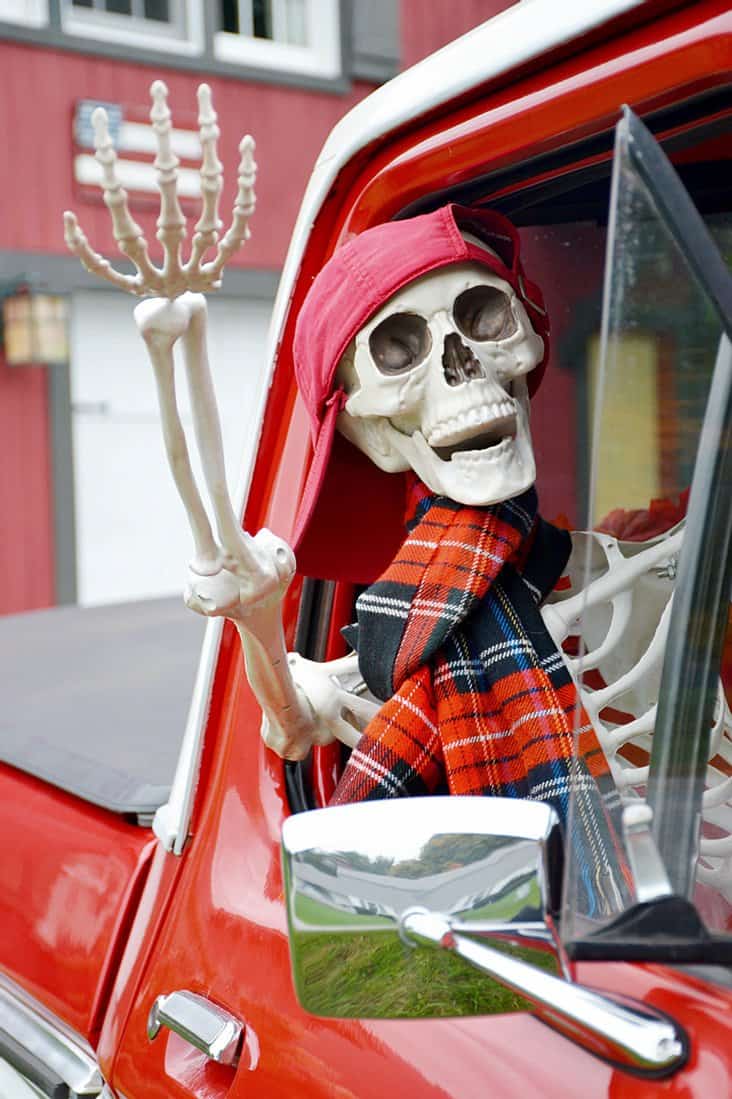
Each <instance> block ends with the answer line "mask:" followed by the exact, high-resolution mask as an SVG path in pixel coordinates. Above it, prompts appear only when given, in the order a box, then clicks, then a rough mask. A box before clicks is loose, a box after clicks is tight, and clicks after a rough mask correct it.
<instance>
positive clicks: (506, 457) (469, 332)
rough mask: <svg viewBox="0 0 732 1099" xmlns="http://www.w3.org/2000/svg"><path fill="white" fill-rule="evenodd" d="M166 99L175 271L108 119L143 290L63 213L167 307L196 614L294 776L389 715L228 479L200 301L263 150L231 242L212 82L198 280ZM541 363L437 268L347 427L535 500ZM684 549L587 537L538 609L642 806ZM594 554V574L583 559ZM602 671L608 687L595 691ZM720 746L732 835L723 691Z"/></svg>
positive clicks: (730, 856)
mask: <svg viewBox="0 0 732 1099" xmlns="http://www.w3.org/2000/svg"><path fill="white" fill-rule="evenodd" d="M151 95H152V101H153V106H152V110H151V115H150V117H151V121H152V123H153V127H154V130H155V133H156V135H157V140H158V156H157V157H156V160H155V165H156V167H157V169H158V179H159V188H160V193H161V211H160V217H159V219H158V223H157V224H158V233H157V236H158V240H159V241H160V243H161V244H162V247H163V253H164V262H163V264H162V267H160V268H156V267H155V266H154V265H153V264H152V262H151V261H150V258H149V256H148V250H147V245H146V242H145V240H144V237H143V234H142V231H141V230H140V228H139V226H137V225H136V224H135V222H134V221H133V220H132V218H131V217H130V214H129V210H128V205H127V196H126V194H125V192H124V190H123V189H122V187H121V185H120V184H119V181H118V179H117V176H116V168H115V164H116V156H115V152H114V149H113V146H112V142H111V140H110V138H109V134H108V129H107V120H106V115H105V112H104V111H103V110H101V109H99V110H97V111H96V112H95V115H94V126H95V137H96V148H97V153H96V155H97V159H98V160H99V162H100V163H101V165H102V168H103V190H104V198H105V202H106V203H107V205H108V207H109V209H110V213H111V216H112V222H113V226H114V234H115V238H116V240H117V241H118V244H119V247H120V250H121V251H122V252H123V253H124V254H125V255H127V256H128V257H129V258H130V259H131V260H132V261H133V263H134V264H135V267H136V272H137V273H136V274H135V275H126V274H121V273H119V272H117V271H115V270H114V269H113V268H112V267H111V266H110V264H109V263H108V262H107V261H106V260H105V259H103V258H102V257H101V256H100V255H98V254H97V253H95V252H94V251H93V250H92V249H91V248H90V247H89V244H88V242H87V240H86V237H85V236H84V234H83V232H82V230H81V228H80V227H79V225H78V222H77V220H76V218H75V217H74V215H73V214H71V213H66V214H65V216H64V220H65V227H66V240H67V243H68V246H69V248H70V249H71V251H72V252H74V253H75V254H76V255H77V256H78V257H79V258H80V260H81V262H82V263H83V264H84V265H85V266H86V267H87V268H88V269H89V270H90V271H92V272H94V273H95V274H97V275H99V276H100V277H102V278H104V279H106V280H108V281H110V282H112V283H113V284H114V285H116V286H119V287H120V288H121V289H124V290H126V291H129V292H131V293H133V294H137V295H152V296H151V297H147V298H146V300H145V301H143V302H142V303H141V304H140V305H138V306H137V308H136V309H135V320H136V323H137V325H138V328H139V330H140V333H141V335H142V337H143V339H144V341H145V344H146V346H147V349H148V354H149V356H150V360H151V363H152V366H153V370H154V372H155V378H156V382H157V388H158V397H159V402H160V409H161V418H162V424H163V435H164V439H165V445H166V450H167V454H168V459H169V463H170V467H171V470H172V473H173V478H174V481H175V484H176V487H177V489H178V492H179V495H180V497H181V500H182V502H183V504H184V507H185V510H186V513H187V516H188V520H189V523H190V527H191V532H192V535H193V541H194V546H195V555H194V557H193V560H192V561H191V563H190V566H189V583H188V587H187V589H186V593H185V601H186V603H187V605H188V606H189V607H190V608H192V609H193V610H195V611H197V612H198V613H200V614H202V615H205V616H209V617H215V616H225V617H228V618H230V619H231V620H233V622H234V623H235V625H236V627H237V629H238V631H239V634H240V637H241V641H242V646H243V650H244V656H245V660H246V666H247V674H248V678H249V681H250V683H251V686H252V688H253V690H254V693H255V695H256V696H257V698H258V700H259V703H260V705H261V707H262V711H263V723H262V735H263V738H264V741H265V743H266V744H267V745H268V746H269V747H270V748H272V749H274V751H276V752H277V753H278V754H280V755H281V756H284V757H285V758H288V759H294V760H297V759H302V758H303V757H304V756H305V755H306V754H307V753H308V751H309V750H310V748H311V746H312V745H313V744H327V743H330V742H332V741H334V740H336V739H337V740H340V741H342V742H343V743H345V744H346V745H348V746H353V745H355V743H356V742H357V740H358V738H359V735H360V732H361V730H363V729H364V728H365V726H366V724H367V723H368V722H369V721H370V720H371V718H372V717H373V716H374V714H375V713H376V711H377V709H378V707H379V705H380V703H378V702H377V701H376V700H375V699H374V698H372V697H371V696H370V695H369V694H368V691H367V690H366V689H365V686H364V684H363V682H362V680H361V676H360V673H359V671H358V661H357V656H356V654H355V653H352V654H350V655H349V656H346V657H342V658H340V659H339V660H334V661H330V662H327V663H316V662H313V661H308V660H305V659H304V658H302V657H300V656H298V655H297V654H287V653H286V651H285V644H284V636H283V630H282V622H281V613H280V607H281V602H282V599H283V596H284V593H285V591H286V589H287V587H288V585H289V583H290V581H291V579H292V577H293V575H294V572H295V559H294V555H293V553H292V550H291V549H290V547H289V546H288V545H287V543H286V542H284V541H283V540H282V539H280V538H277V537H276V536H275V535H273V534H272V533H271V532H269V531H267V530H261V531H260V532H259V533H258V534H257V535H255V536H254V537H252V536H250V535H249V534H247V533H246V532H245V531H243V530H242V529H241V526H240V524H239V522H238V519H237V516H236V515H235V513H234V509H233V507H232V504H231V501H230V498H229V495H228V491H227V487H226V481H225V475H224V464H223V454H222V445H221V430H220V425H219V416H218V410H217V406H216V402H215V397H214V391H213V385H212V380H211V373H210V368H209V364H208V360H207V354H206V303H205V298H204V296H203V292H206V291H211V290H215V289H217V288H218V287H219V286H220V284H221V277H222V272H223V268H224V265H225V263H226V261H227V259H228V258H229V257H230V256H231V255H232V253H233V252H234V251H235V250H236V249H237V248H238V247H239V246H240V245H241V244H242V243H243V242H244V241H245V240H246V239H247V238H248V236H249V228H248V221H249V218H250V216H251V214H252V212H253V210H254V191H253V186H254V174H255V165H254V161H253V149H254V143H253V141H252V139H251V138H249V137H245V138H244V139H243V141H242V143H241V145H240V151H241V162H240V165H239V176H238V192H237V196H236V201H235V205H234V215H233V220H232V225H231V228H230V229H229V231H228V232H227V233H226V235H225V236H224V237H223V239H222V240H221V241H220V242H219V232H220V229H221V222H220V220H219V217H218V202H219V196H220V193H221V187H222V168H221V164H220V162H219V160H218V157H217V153H216V146H217V138H218V128H217V125H216V122H217V119H216V114H215V112H214V110H213V107H212V103H211V95H210V91H209V89H208V88H207V87H206V85H202V86H201V88H200V89H199V108H200V110H199V125H200V133H201V145H202V149H203V158H202V167H201V189H202V195H203V204H202V205H203V209H202V213H201V217H200V219H199V221H198V223H197V224H196V226H195V232H194V236H193V241H192V247H191V253H190V257H189V259H188V261H187V262H185V263H184V262H183V261H182V259H181V245H182V241H183V239H184V237H185V232H186V226H185V218H184V217H183V214H182V212H181V209H180V205H179V203H178V198H177V192H176V178H177V163H178V162H177V160H176V158H175V156H174V155H173V154H172V151H171V147H170V131H171V116H170V111H169V110H168V107H167V101H166V96H167V92H166V89H165V86H164V85H163V84H162V83H161V82H160V81H156V82H155V83H154V84H153V85H152V88H151ZM479 243H480V245H481V247H483V248H485V245H484V244H483V243H482V242H479ZM211 248H216V252H215V255H214V258H213V259H212V260H210V261H209V262H204V256H205V254H206V252H207V251H208V250H209V249H211ZM178 340H181V341H182V345H183V351H184V359H185V369H186V373H187V380H188V385H189V388H190V391H191V404H192V408H193V415H194V428H195V435H196V441H197V444H198V448H199V451H200V454H201V459H202V466H203V473H204V479H205V484H206V488H207V490H208V494H209V497H210V504H211V510H212V512H213V518H214V522H215V526H216V532H217V535H216V536H215V535H214V533H213V530H212V526H211V523H210V521H209V518H208V514H207V511H206V508H205V506H204V504H203V501H202V498H201V494H200V492H199V489H198V486H197V485H196V482H195V479H194V477H193V474H192V470H191V466H190V461H189V456H188V448H187V443H186V439H185V435H184V432H183V428H182V425H181V421H180V416H179V412H178V408H177V404H176V395H175V379H174V363H173V348H174V345H175V343H176V342H177V341H178ZM542 355H543V341H542V339H541V337H540V336H538V335H537V334H536V333H535V332H534V330H533V328H532V326H531V323H530V321H529V318H528V315H527V313H526V310H525V309H524V306H523V305H522V303H521V301H520V300H519V298H518V296H517V295H516V294H515V292H514V291H513V289H512V288H511V287H510V286H509V285H508V284H507V283H505V282H504V281H502V280H501V279H500V278H499V277H498V276H497V275H494V274H493V273H492V272H490V271H489V270H488V269H487V268H485V267H483V266H481V265H479V264H476V263H463V264H458V265H454V266H451V267H447V268H442V269H438V270H436V271H434V272H431V273H430V274H427V275H424V276H422V277H420V278H417V279H415V280H414V281H412V282H411V283H409V284H408V285H407V286H406V287H404V288H403V289H402V290H401V291H399V292H398V293H397V294H395V295H394V296H393V297H392V298H391V299H390V300H389V301H388V302H387V303H386V304H384V305H383V306H382V307H381V308H380V309H379V310H378V311H377V312H376V313H375V314H374V315H373V316H372V317H371V318H370V320H369V321H368V322H367V323H366V324H365V325H364V326H363V328H362V329H361V330H360V331H359V332H358V333H357V335H356V338H355V340H354V341H353V342H352V344H351V345H350V347H349V348H348V349H347V351H346V353H345V354H344V356H343V358H342V360H341V363H340V366H339V380H340V382H341V384H342V385H343V387H344V388H345V391H346V393H347V394H348V400H347V403H346V407H345V409H344V410H343V411H342V412H341V414H340V417H339V421H338V426H339V429H340V430H341V432H342V433H343V434H344V435H345V436H346V437H347V438H348V439H350V440H351V442H353V443H354V444H355V445H356V446H357V447H359V448H360V449H361V450H362V451H364V453H366V454H367V455H368V456H369V458H371V460H372V461H373V462H374V463H375V464H376V465H377V466H379V467H380V468H381V469H384V470H386V471H389V472H397V471H401V470H407V469H413V470H414V471H415V472H416V473H417V474H418V476H419V477H420V478H421V480H422V481H424V483H425V484H426V485H427V486H428V487H429V488H430V489H431V490H432V491H433V492H435V493H438V494H444V495H447V496H450V497H451V498H453V499H456V500H458V501H460V502H462V503H465V504H469V505H488V504H492V503H495V502H498V501H501V500H504V499H508V498H510V497H513V496H516V495H517V494H519V493H521V492H522V491H524V490H525V489H526V488H528V487H529V486H530V485H532V484H533V482H534V479H535V475H536V470H535V463H534V455H533V449H532V445H531V436H530V430H529V399H528V390H527V381H526V379H527V375H528V374H529V372H530V371H531V370H533V369H535V368H536V366H537V365H538V363H539V362H540V361H541V359H542ZM682 539H683V526H679V527H678V528H677V529H675V530H674V531H672V532H669V533H668V534H667V535H664V536H662V537H661V538H658V539H654V540H652V541H650V542H649V543H636V544H627V543H626V544H622V543H619V542H618V541H617V540H616V539H614V538H612V537H610V536H608V535H604V534H597V533H587V534H581V533H580V534H575V535H574V549H573V553H572V557H571V558H570V562H569V565H568V568H567V572H568V576H569V580H570V587H569V590H568V591H564V592H562V593H559V594H557V593H555V595H554V596H553V597H552V598H551V599H550V601H549V602H548V604H547V605H546V606H545V607H544V609H543V612H542V613H543V615H544V619H545V622H546V625H547V628H548V629H549V632H550V633H551V634H552V636H553V638H554V641H555V643H556V644H557V646H558V647H561V646H563V645H565V647H566V643H567V641H568V639H570V638H572V637H573V636H575V635H577V634H578V632H579V631H580V629H581V632H582V638H581V640H582V643H583V645H584V648H585V652H584V655H583V656H582V657H579V656H575V655H572V654H571V653H569V652H565V659H566V661H567V664H568V666H569V668H570V671H571V673H572V675H573V677H574V679H575V682H576V684H577V687H578V690H579V692H580V695H581V697H582V701H583V703H584V705H585V708H586V710H587V712H588V713H589V714H590V716H591V718H592V721H593V723H594V725H595V728H596V731H597V733H598V736H599V738H600V740H601V743H602V746H603V748H604V750H605V752H606V755H607V757H608V761H609V764H610V767H611V770H612V772H613V776H614V778H615V781H616V784H617V786H618V788H619V790H620V791H621V794H622V795H623V796H624V797H625V798H626V799H627V800H629V801H632V800H633V799H636V800H637V799H638V798H641V797H642V794H643V789H644V783H645V781H646V780H647V777H648V766H647V760H648V756H649V752H650V744H651V737H652V732H653V725H654V718H655V708H656V702H657V697H658V688H659V683H660V670H661V664H662V658H663V651H664V642H665V635H666V630H667V627H668V619H669V613H670V605H671V598H672V593H673V575H674V574H675V567H674V562H675V559H676V557H677V555H678V553H679V551H680V549H681V544H682ZM588 557H589V560H590V570H589V574H588V575H585V574H583V569H582V566H581V564H580V562H581V561H585V560H587V559H588ZM588 672H594V673H595V680H594V681H593V682H592V684H590V682H589V681H588V674H587V673H588ZM712 741H713V746H712V751H711V756H710V759H711V763H710V767H709V774H708V782H707V786H708V789H707V791H706V793H705V795H704V807H705V820H707V821H709V822H711V823H713V824H716V825H718V826H722V827H723V828H724V830H725V831H726V832H727V833H729V832H730V828H729V801H730V800H731V799H732V777H730V775H732V720H731V719H730V713H729V710H728V708H727V705H726V702H725V698H724V693H723V691H722V688H721V684H720V688H719V694H718V700H717V709H716V715H715V726H714V734H713V738H712ZM701 856H702V857H701V863H700V869H699V876H700V879H701V880H703V881H708V882H710V883H713V884H715V885H716V886H717V887H718V888H720V889H721V890H722V891H723V892H724V893H725V894H726V895H727V896H728V897H729V898H730V899H732V836H730V835H727V836H725V837H723V838H714V839H709V838H704V839H702V847H701Z"/></svg>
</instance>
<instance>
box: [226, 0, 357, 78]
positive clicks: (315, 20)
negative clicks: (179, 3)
mask: <svg viewBox="0 0 732 1099" xmlns="http://www.w3.org/2000/svg"><path fill="white" fill-rule="evenodd" d="M218 9H219V10H218V26H219V30H218V33H217V34H216V36H215V40H214V49H215V53H216V56H217V58H218V59H219V60H221V61H229V62H232V63H234V64H238V65H251V66H256V67H257V68H268V69H274V70H277V71H290V72H298V73H304V74H307V75H312V76H325V77H335V76H339V75H340V72H341V48H340V26H339V19H338V15H339V4H338V0H218Z"/></svg>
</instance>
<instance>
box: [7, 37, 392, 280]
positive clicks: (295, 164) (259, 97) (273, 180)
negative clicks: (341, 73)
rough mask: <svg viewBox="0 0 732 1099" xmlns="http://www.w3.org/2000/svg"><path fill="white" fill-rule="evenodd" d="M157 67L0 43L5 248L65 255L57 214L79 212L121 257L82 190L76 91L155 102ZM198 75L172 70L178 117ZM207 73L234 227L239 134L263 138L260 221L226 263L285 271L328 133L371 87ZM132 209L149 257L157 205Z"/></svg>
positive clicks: (103, 244) (191, 104) (89, 230)
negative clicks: (77, 178)
mask: <svg viewBox="0 0 732 1099" xmlns="http://www.w3.org/2000/svg"><path fill="white" fill-rule="evenodd" d="M90 49H93V46H91V47H90ZM159 75H160V73H159V71H158V70H157V69H156V68H155V66H154V65H153V66H150V65H142V64H139V63H137V62H135V63H131V62H126V61H116V60H110V59H109V58H105V57H94V56H93V55H92V54H91V53H90V54H89V55H88V56H86V55H83V54H77V53H70V52H66V51H62V50H53V49H47V48H40V47H37V46H29V45H21V44H18V43H12V42H7V41H6V42H0V133H3V134H5V135H6V141H8V142H9V144H10V145H11V146H12V150H13V171H12V172H8V173H6V174H5V177H4V180H3V201H2V204H1V205H0V249H3V250H13V251H15V250H18V251H20V250H23V251H31V252H35V251H37V252H46V253H47V252H51V253H59V254H61V253H65V252H66V246H65V244H64V240H63V227H62V223H61V213H62V211H63V210H66V209H73V210H75V211H76V213H77V214H78V216H79V219H80V221H81V224H82V227H83V228H84V231H85V232H86V234H87V236H88V237H89V240H90V241H91V243H92V245H93V247H94V248H96V249H97V250H98V251H101V252H103V253H106V254H108V255H110V256H114V255H116V254H117V248H116V245H115V244H114V241H113V238H112V233H111V227H110V225H111V223H110V218H109V214H108V211H107V209H106V207H105V206H104V205H102V203H101V202H100V201H97V202H90V201H89V200H88V199H85V198H81V197H79V196H77V195H76V193H75V188H74V183H73V163H72V158H73V145H72V123H73V117H74V105H75V103H76V101H77V100H78V99H98V100H103V101H107V102H111V103H120V104H123V105H128V106H133V107H142V108H143V109H145V110H148V109H149V107H148V88H149V86H150V84H151V82H152V81H153V80H154V79H156V78H157V77H158V76H159ZM200 80H201V77H200V75H198V74H196V73H188V72H185V73H183V72H171V71H168V72H166V74H165V82H166V84H167V85H168V88H169V91H170V100H169V101H170V106H171V109H172V111H173V118H174V121H175V114H176V110H178V111H179V112H185V114H186V115H187V116H188V117H189V118H190V116H191V113H192V112H195V111H196V109H197V107H196V97H195V90H196V87H197V85H198V84H199V83H200ZM206 80H207V81H208V82H209V84H210V85H211V88H212V90H213V96H214V103H215V105H216V110H217V112H218V115H219V126H220V128H221V141H220V145H219V157H220V159H221V161H222V163H223V164H224V169H225V182H224V192H223V198H222V203H221V212H222V217H223V219H224V222H225V224H227V225H228V222H229V220H230V213H231V207H232V204H233V198H234V194H235V192H236V165H237V164H238V162H239V155H238V152H237V146H238V143H239V141H240V139H241V137H242V135H243V134H244V133H246V132H247V131H251V133H252V134H253V135H254V137H255V139H256V141H257V161H258V162H259V166H260V169H259V178H258V182H257V192H258V203H257V214H256V222H255V227H256V228H255V231H254V232H253V234H252V239H251V241H249V243H248V244H247V245H246V247H245V248H244V249H243V250H242V252H241V253H240V254H239V255H237V256H235V257H234V258H233V259H232V261H231V266H241V267H256V268H271V269H276V268H279V267H280V266H281V264H282V261H283V259H284V255H285V251H286V249H287V245H288V242H289V239H290V234H291V232H292V226H293V224H294V221H295V216H296V214H297V210H298V208H299V206H300V200H301V198H302V193H303V190H304V188H305V184H306V183H307V179H308V176H309V174H310V171H311V169H312V165H313V163H314V162H315V158H316V156H317V154H318V152H319V150H320V147H321V145H322V144H323V141H324V140H325V137H326V136H327V134H328V133H329V131H330V130H331V129H332V127H333V126H334V125H335V123H336V121H337V120H338V118H340V116H341V115H342V114H344V113H345V112H346V111H347V110H348V109H349V108H350V107H351V106H352V105H353V104H354V103H356V102H357V101H358V100H359V99H362V98H363V96H364V95H365V94H366V93H367V92H369V91H370V90H371V87H372V85H368V84H354V85H353V87H352V88H351V89H350V91H349V92H348V93H347V94H345V95H342V94H335V93H326V92H315V91H304V90H302V89H299V88H284V87H278V86H276V85H268V84H254V83H247V82H245V81H242V80H234V79H231V78H228V77H227V78H224V77H216V76H206ZM32 88H37V89H43V90H44V94H43V96H42V97H40V98H39V96H35V95H29V94H28V89H32ZM41 107H42V109H41ZM41 135H43V139H42V140H41V139H40V136H41ZM134 214H135V219H136V221H138V222H139V224H140V225H141V226H142V228H143V230H144V232H145V234H146V236H147V239H148V241H152V242H153V249H152V251H153V254H154V253H155V248H157V242H156V241H155V218H156V217H157V212H156V211H155V209H154V208H153V207H152V206H151V205H148V206H147V207H145V208H140V207H139V205H138V204H136V206H135V210H134Z"/></svg>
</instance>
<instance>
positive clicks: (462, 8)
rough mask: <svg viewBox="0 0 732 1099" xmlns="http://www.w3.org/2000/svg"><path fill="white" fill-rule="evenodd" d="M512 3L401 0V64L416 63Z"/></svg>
mask: <svg viewBox="0 0 732 1099" xmlns="http://www.w3.org/2000/svg"><path fill="white" fill-rule="evenodd" d="M514 3H516V0H449V3H444V2H443V3H439V4H434V3H432V4H425V3H424V0H402V2H401V33H400V38H401V50H402V68H403V69H408V68H409V66H410V65H416V64H417V62H418V61H421V60H422V58H424V57H427V56H428V55H429V54H431V53H434V52H435V50H439V49H441V48H442V47H443V46H446V45H447V43H448V42H452V41H453V39H455V38H459V37H460V35H461V34H465V33H466V32H467V31H470V30H472V29H473V27H478V26H480V24H481V23H485V22H486V20H488V19H492V18H493V16H494V15H498V13H499V12H502V11H505V9H506V8H510V7H511V6H512V5H513V4H514Z"/></svg>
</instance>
